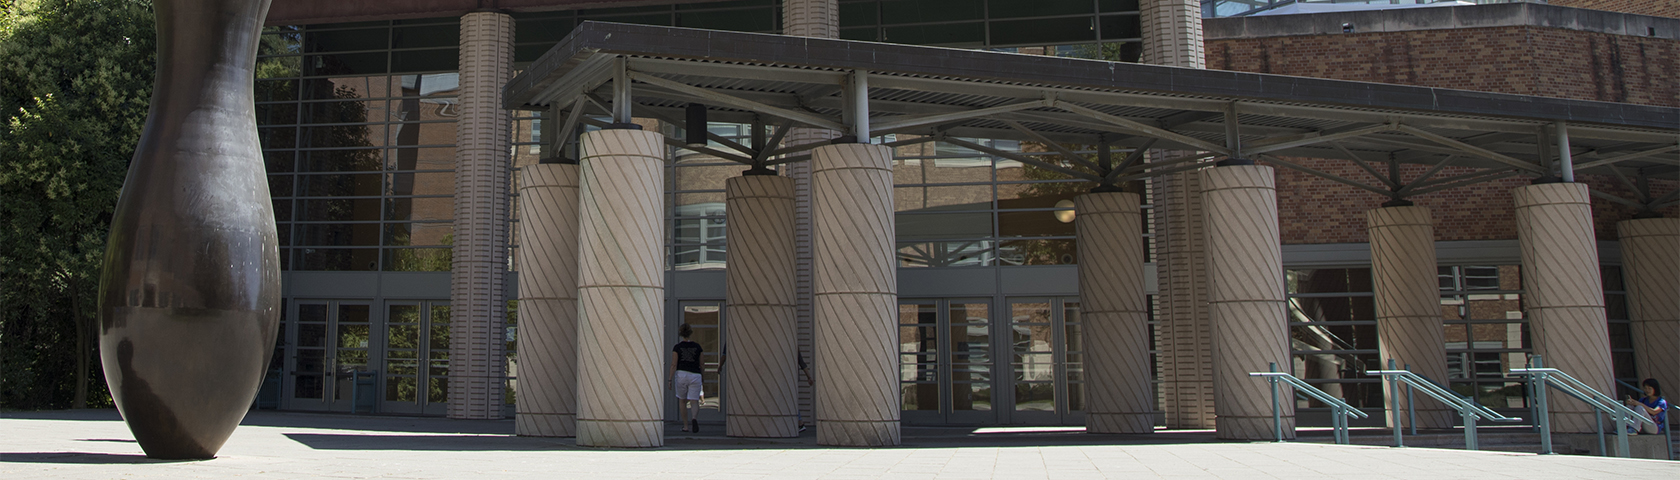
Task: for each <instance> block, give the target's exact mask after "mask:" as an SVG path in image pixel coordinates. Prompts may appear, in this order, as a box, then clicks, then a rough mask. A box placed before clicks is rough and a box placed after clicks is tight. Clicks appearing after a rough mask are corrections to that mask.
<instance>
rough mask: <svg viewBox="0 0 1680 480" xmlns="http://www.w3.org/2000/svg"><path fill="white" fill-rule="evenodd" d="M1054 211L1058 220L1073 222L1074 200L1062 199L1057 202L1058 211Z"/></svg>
mask: <svg viewBox="0 0 1680 480" xmlns="http://www.w3.org/2000/svg"><path fill="white" fill-rule="evenodd" d="M1054 213H1055V214H1056V221H1059V222H1062V223H1073V216H1074V214H1075V212H1074V211H1073V200H1062V201H1059V202H1056V211H1055V212H1054Z"/></svg>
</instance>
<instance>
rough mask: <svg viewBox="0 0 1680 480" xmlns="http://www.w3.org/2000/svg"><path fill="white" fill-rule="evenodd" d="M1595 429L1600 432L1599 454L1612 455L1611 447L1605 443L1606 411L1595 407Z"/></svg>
mask: <svg viewBox="0 0 1680 480" xmlns="http://www.w3.org/2000/svg"><path fill="white" fill-rule="evenodd" d="M1593 426H1594V427H1593V430H1594V431H1597V432H1598V454H1599V455H1603V456H1606V457H1608V456H1610V449H1608V448H1605V445H1604V412H1601V411H1599V410H1598V409H1596V408H1594V409H1593Z"/></svg>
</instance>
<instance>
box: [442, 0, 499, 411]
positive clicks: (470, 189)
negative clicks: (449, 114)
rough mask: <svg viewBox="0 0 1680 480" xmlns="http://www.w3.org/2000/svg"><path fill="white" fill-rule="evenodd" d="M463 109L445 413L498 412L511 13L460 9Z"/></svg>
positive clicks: (458, 135) (458, 148) (457, 137)
mask: <svg viewBox="0 0 1680 480" xmlns="http://www.w3.org/2000/svg"><path fill="white" fill-rule="evenodd" d="M460 60H461V62H460V63H461V75H460V76H461V80H460V82H461V83H460V92H461V94H460V97H459V98H458V100H457V101H458V102H459V104H460V112H461V115H460V117H459V118H458V119H457V121H456V122H455V143H456V146H455V246H454V249H453V258H454V262H453V264H452V265H451V267H450V277H449V278H450V280H449V282H450V289H449V301H450V304H451V305H452V308H451V309H450V312H451V314H450V317H451V318H450V323H449V338H450V340H449V418H472V419H496V418H502V405H503V397H502V395H503V391H504V388H505V383H503V382H504V377H506V375H507V371H506V370H507V363H506V362H507V354H506V352H505V351H504V350H505V348H504V346H503V345H504V344H503V342H505V341H506V340H505V337H506V332H505V325H506V321H507V303H506V301H505V300H506V297H505V294H504V292H503V277H504V276H505V275H506V274H507V245H508V242H507V234H508V218H507V209H508V172H509V169H510V167H511V165H512V160H511V159H510V158H508V153H509V149H510V148H511V147H510V142H512V139H513V135H512V130H513V116H512V115H509V113H508V111H507V109H504V108H502V85H503V84H505V83H507V81H508V79H509V78H512V77H513V19H512V18H510V17H508V16H507V15H505V14H501V13H491V12H475V13H469V14H467V15H465V16H463V17H461V53H460Z"/></svg>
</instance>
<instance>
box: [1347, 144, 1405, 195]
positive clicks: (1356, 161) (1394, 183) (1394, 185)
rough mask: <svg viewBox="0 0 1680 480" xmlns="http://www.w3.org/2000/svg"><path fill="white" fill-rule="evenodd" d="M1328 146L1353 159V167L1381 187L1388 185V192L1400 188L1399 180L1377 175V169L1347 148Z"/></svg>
mask: <svg viewBox="0 0 1680 480" xmlns="http://www.w3.org/2000/svg"><path fill="white" fill-rule="evenodd" d="M1330 145H1331V146H1334V147H1336V149H1337V150H1341V151H1342V154H1344V155H1347V156H1349V157H1353V160H1352V161H1353V165H1354V166H1357V167H1359V169H1360V170H1364V171H1365V173H1368V174H1371V177H1373V178H1376V179H1377V181H1379V182H1382V183H1383V185H1388V188H1389V189H1390V190H1398V189H1399V188H1400V179H1399V178H1393V177H1390V176H1386V175H1383V174H1381V173H1377V169H1375V168H1371V166H1370V165H1366V164H1365V159H1363V158H1359V156H1358V155H1354V154H1353V151H1352V150H1348V148H1347V147H1344V146H1342V144H1341V143H1337V142H1330Z"/></svg>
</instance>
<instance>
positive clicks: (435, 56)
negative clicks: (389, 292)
mask: <svg viewBox="0 0 1680 480" xmlns="http://www.w3.org/2000/svg"><path fill="white" fill-rule="evenodd" d="M439 22H440V21H439V20H414V21H401V22H376V24H372V25H369V24H352V25H328V26H290V27H269V28H267V29H265V30H264V33H263V36H262V42H261V44H260V47H259V57H258V60H257V80H256V85H255V90H256V97H257V104H256V113H257V124H258V136H259V137H260V139H261V142H262V146H263V154H264V157H265V158H264V160H265V163H266V165H267V167H268V171H269V177H268V178H269V191H270V193H271V194H272V195H273V197H274V211H275V221H276V225H277V227H278V228H279V233H280V245H281V250H280V254H281V266H282V268H285V269H289V270H314V271H449V265H450V252H449V245H450V244H451V243H453V239H454V231H453V227H452V224H451V220H452V218H453V213H454V202H453V200H452V199H451V196H452V194H453V192H454V189H455V174H454V170H453V169H454V160H455V117H456V115H457V109H456V103H455V95H456V89H457V83H458V81H457V79H458V77H457V75H456V74H455V73H454V72H453V70H455V68H456V66H455V64H456V56H457V54H456V47H455V45H456V44H457V43H458V41H457V38H456V31H457V26H456V25H455V23H454V22H453V21H448V20H444V21H443V22H446V23H439Z"/></svg>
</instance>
